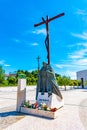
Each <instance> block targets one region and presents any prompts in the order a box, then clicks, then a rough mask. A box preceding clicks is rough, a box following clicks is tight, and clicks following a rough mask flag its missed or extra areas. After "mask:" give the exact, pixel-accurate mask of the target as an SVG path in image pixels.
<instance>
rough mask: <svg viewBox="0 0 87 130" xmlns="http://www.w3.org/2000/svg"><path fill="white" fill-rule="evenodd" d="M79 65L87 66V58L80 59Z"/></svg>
mask: <svg viewBox="0 0 87 130" xmlns="http://www.w3.org/2000/svg"><path fill="white" fill-rule="evenodd" d="M76 63H77V64H78V65H80V66H85V65H86V66H87V58H84V59H80V60H77V62H76Z"/></svg>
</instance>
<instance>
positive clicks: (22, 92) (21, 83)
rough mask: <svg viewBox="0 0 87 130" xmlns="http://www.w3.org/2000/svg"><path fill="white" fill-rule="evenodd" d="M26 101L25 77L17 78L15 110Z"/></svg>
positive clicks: (18, 109)
mask: <svg viewBox="0 0 87 130" xmlns="http://www.w3.org/2000/svg"><path fill="white" fill-rule="evenodd" d="M25 101H26V79H21V78H19V79H18V88H17V107H16V110H17V111H18V112H19V111H20V107H21V106H22V105H23V104H24V102H25Z"/></svg>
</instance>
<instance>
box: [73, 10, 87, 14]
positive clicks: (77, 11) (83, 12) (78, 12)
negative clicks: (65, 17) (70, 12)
mask: <svg viewBox="0 0 87 130" xmlns="http://www.w3.org/2000/svg"><path fill="white" fill-rule="evenodd" d="M75 13H76V14H78V15H87V13H86V11H85V10H82V9H77V10H76V12H75Z"/></svg>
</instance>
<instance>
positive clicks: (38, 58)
mask: <svg viewBox="0 0 87 130" xmlns="http://www.w3.org/2000/svg"><path fill="white" fill-rule="evenodd" d="M37 61H38V72H39V70H40V62H39V61H40V57H39V56H38V57H37Z"/></svg>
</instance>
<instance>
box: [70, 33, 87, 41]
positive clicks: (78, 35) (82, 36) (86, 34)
mask: <svg viewBox="0 0 87 130" xmlns="http://www.w3.org/2000/svg"><path fill="white" fill-rule="evenodd" d="M71 35H72V36H74V37H77V38H81V39H83V40H87V32H83V33H82V34H78V33H77V34H76V33H71Z"/></svg>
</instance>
